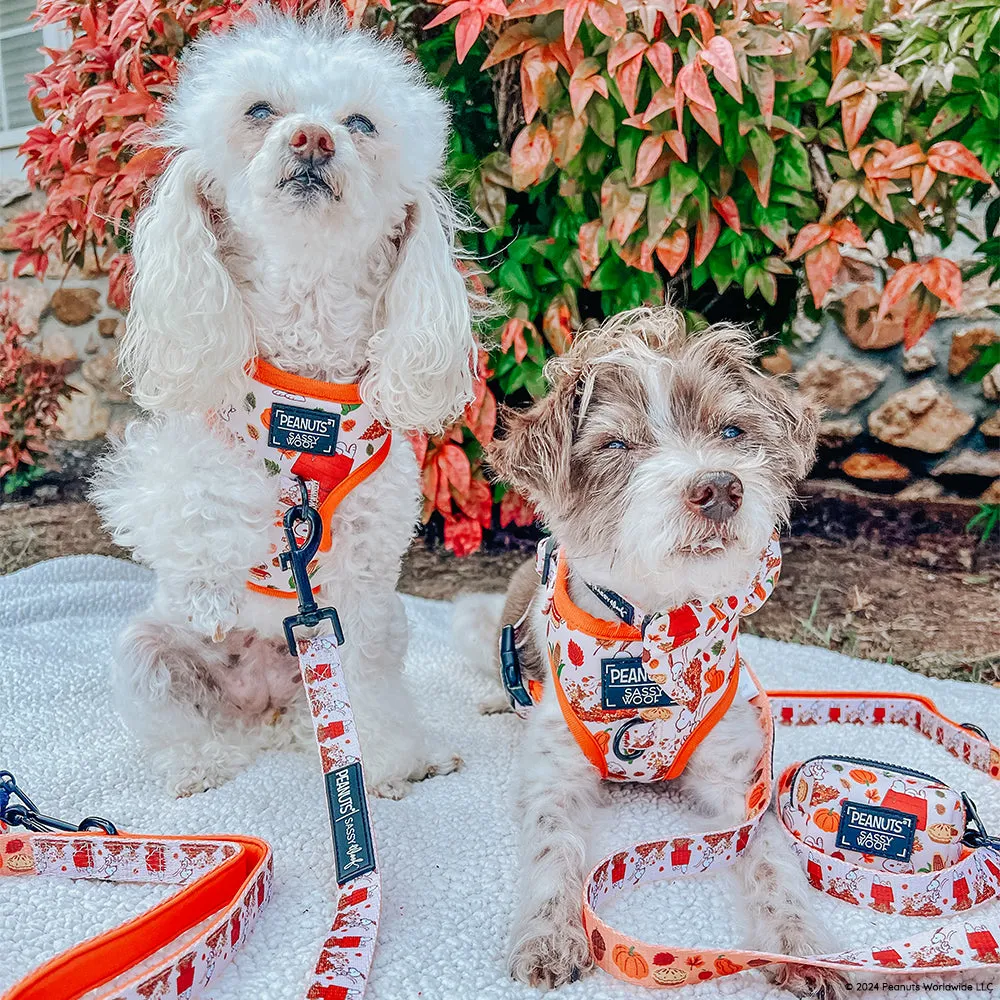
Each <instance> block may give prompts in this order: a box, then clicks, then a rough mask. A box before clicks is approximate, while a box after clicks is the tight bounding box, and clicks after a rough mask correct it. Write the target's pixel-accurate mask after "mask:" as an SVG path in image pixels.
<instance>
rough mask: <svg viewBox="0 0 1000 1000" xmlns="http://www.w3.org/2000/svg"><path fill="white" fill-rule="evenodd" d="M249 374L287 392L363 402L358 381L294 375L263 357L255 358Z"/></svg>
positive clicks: (335, 401) (329, 400) (314, 397)
mask: <svg viewBox="0 0 1000 1000" xmlns="http://www.w3.org/2000/svg"><path fill="white" fill-rule="evenodd" d="M247 374H249V376H250V377H251V378H253V379H256V380H257V381H258V382H263V383H264V385H269V386H270V387H271V388H272V389H284V390H285V391H286V392H294V393H298V394H299V395H302V396H312V398H313V399H325V400H327V401H328V402H330V403H354V404H357V403H360V402H361V388H360V386H359V385H358V383H357V382H346V383H340V382H321V381H320V380H319V379H314V378H306V377H305V375H292V374H291V373H290V372H283V371H282V370H281V369H280V368H275V367H274V365H272V364H268V362H266V361H264V360H263V359H262V358H254V360H253V361H252V362H251V363H250V367H249V370H248V372H247Z"/></svg>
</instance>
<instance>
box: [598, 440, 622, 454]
mask: <svg viewBox="0 0 1000 1000" xmlns="http://www.w3.org/2000/svg"><path fill="white" fill-rule="evenodd" d="M601 447H602V448H603V449H604V450H605V451H628V445H627V444H626V443H625V442H624V441H619V440H618V439H617V438H616V439H615V440H614V441H609V442H608V443H607V444H605V445H602V446H601Z"/></svg>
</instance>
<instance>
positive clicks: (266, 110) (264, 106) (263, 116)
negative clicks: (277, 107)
mask: <svg viewBox="0 0 1000 1000" xmlns="http://www.w3.org/2000/svg"><path fill="white" fill-rule="evenodd" d="M274 114H275V111H274V108H272V107H271V105H270V104H268V103H267V101H258V102H257V103H256V104H251V105H250V107H249V108H247V118H252V119H253V120H254V121H258V122H263V121H267V119H268V118H272V117H273V116H274Z"/></svg>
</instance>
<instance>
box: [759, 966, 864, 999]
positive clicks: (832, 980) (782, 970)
mask: <svg viewBox="0 0 1000 1000" xmlns="http://www.w3.org/2000/svg"><path fill="white" fill-rule="evenodd" d="M765 975H766V976H767V978H768V979H769V980H770V981H771V982H772V983H774V985H775V986H780V987H781V988H782V989H785V990H788V992H789V993H791V994H792V995H793V996H796V997H812V998H815V1000H846V998H847V996H848V994H849V992H850V991H849V989H848V986H847V980H846V979H845V978H844V977H843V976H842V975H841V974H840V973H839V972H837V971H836V970H834V969H824V968H822V967H820V966H816V965H780V966H777V967H775V966H772V967H771V968H770V969H767V970H766V971H765Z"/></svg>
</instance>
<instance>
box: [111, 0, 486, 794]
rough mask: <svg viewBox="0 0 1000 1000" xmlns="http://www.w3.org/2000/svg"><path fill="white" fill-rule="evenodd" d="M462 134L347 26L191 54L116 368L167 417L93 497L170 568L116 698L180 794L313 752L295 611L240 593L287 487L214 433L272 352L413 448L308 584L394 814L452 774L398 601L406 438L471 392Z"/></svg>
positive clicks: (124, 666)
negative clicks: (455, 185) (411, 660)
mask: <svg viewBox="0 0 1000 1000" xmlns="http://www.w3.org/2000/svg"><path fill="white" fill-rule="evenodd" d="M447 129H448V120H447V113H446V110H445V107H444V104H443V103H442V101H441V99H440V98H439V96H438V95H437V94H436V93H435V92H434V91H433V90H432V89H431V88H430V87H429V86H428V85H427V84H426V83H425V81H424V80H423V78H422V76H421V74H420V70H419V68H418V67H417V66H416V65H415V64H413V63H412V62H408V61H407V59H406V58H405V56H404V54H403V52H402V51H401V50H400V49H399V48H397V47H396V46H394V45H393V44H391V43H389V42H386V41H384V40H379V39H377V38H375V37H374V36H371V35H367V34H364V33H361V32H352V31H345V30H344V26H343V23H342V18H340V17H339V16H338V15H337V14H336V13H335V12H334V11H333V10H332V8H330V9H326V10H322V11H320V12H319V13H318V14H314V15H312V16H310V17H308V18H305V19H302V20H297V19H294V18H291V17H287V16H283V15H280V14H277V13H275V12H274V11H273V10H272V9H270V8H269V7H267V6H266V5H264V6H261V7H260V8H259V9H257V11H256V18H255V20H254V22H253V23H248V24H243V25H241V26H239V27H237V28H235V29H234V30H232V31H230V32H228V33H225V34H221V35H209V34H206V35H205V36H204V37H203V38H202V39H199V41H198V42H197V43H196V44H195V45H194V46H192V47H191V49H190V50H189V51H188V52H187V53H186V54H185V58H184V63H183V66H182V70H181V74H180V80H179V82H178V86H177V90H176V93H175V95H174V97H173V99H172V101H171V102H170V104H169V105H168V107H167V110H166V114H165V118H164V122H163V124H162V126H161V127H160V128H159V130H158V132H157V134H156V135H155V136H154V138H153V141H154V142H156V143H157V144H159V145H163V146H165V147H166V148H167V149H168V151H169V154H170V160H169V164H168V166H167V168H166V170H165V172H164V174H163V176H162V177H161V178H160V179H159V181H158V183H157V184H156V187H155V190H154V192H153V196H152V199H151V200H150V202H149V204H148V205H147V206H146V207H145V208H144V209H143V210H142V211H141V212H140V213H139V216H138V219H137V223H136V227H135V233H134V240H133V253H134V258H135V269H136V270H135V279H134V283H133V291H132V309H131V312H130V314H129V318H128V328H127V334H126V337H125V339H124V342H123V345H122V351H121V363H122V366H123V369H124V371H125V372H126V374H127V376H128V377H129V379H130V380H131V383H132V388H133V394H134V397H135V399H136V400H137V401H138V402H139V403H140V404H141V405H142V406H143V407H144V408H145V409H147V410H148V411H150V415H149V416H148V418H146V419H143V420H140V421H137V422H135V423H133V424H132V425H131V426H130V427H129V428H128V430H127V432H126V435H125V439H124V441H123V442H121V443H120V444H119V445H118V446H117V448H116V449H115V450H113V452H112V453H111V455H110V456H109V457H108V458H107V459H106V460H105V462H104V464H103V468H102V469H101V470H100V472H99V474H98V476H97V481H96V484H95V493H94V496H95V500H96V502H97V504H98V505H99V507H100V508H101V510H102V513H103V515H104V517H105V520H106V522H107V524H108V525H109V527H110V529H111V531H112V534H113V536H114V538H115V539H116V540H117V541H118V542H119V543H120V544H122V545H125V546H128V547H130V548H132V549H133V550H134V552H135V554H136V557H137V558H138V559H140V560H141V561H143V562H145V563H147V564H148V565H150V566H152V567H153V569H155V570H156V574H157V592H156V596H155V598H154V601H153V605H152V607H151V608H150V609H149V611H148V612H146V613H145V614H144V615H143V616H141V617H140V618H139V619H138V620H137V621H135V622H133V623H132V625H131V626H130V627H129V629H128V630H126V632H125V634H124V636H123V637H122V642H121V650H120V654H119V657H118V663H117V665H116V668H115V686H116V689H117V691H118V694H119V696H120V697H119V701H120V703H121V705H122V711H123V714H124V715H125V717H126V719H127V720H128V721H129V722H130V724H131V725H132V727H133V728H134V729H135V731H136V732H137V733H138V734H139V735H140V737H141V738H142V739H143V741H144V742H145V743H146V744H147V745H148V746H149V748H150V749H151V751H152V752H153V754H154V757H155V758H156V759H157V760H158V762H159V763H160V764H161V766H162V767H163V768H164V770H165V771H166V773H167V777H168V784H169V787H170V788H171V790H172V791H174V792H175V793H177V794H188V793H191V792H193V791H198V790H201V789H203V788H207V787H211V786H212V785H215V784H218V783H219V782H221V781H225V780H227V779H228V778H229V777H231V776H232V775H233V774H235V773H236V772H237V771H238V770H239V769H240V768H241V767H243V766H245V764H246V763H247V762H248V761H249V760H251V759H252V757H253V755H254V754H255V753H256V752H257V751H258V750H259V749H261V748H263V747H269V746H270V747H276V746H286V745H290V744H293V743H296V742H298V741H300V740H307V741H308V740H311V733H310V727H309V720H308V716H307V714H306V713H305V711H304V705H303V699H302V696H301V692H300V691H299V686H298V685H294V684H291V683H290V677H291V676H292V674H293V671H294V667H295V661H294V660H293V659H291V658H290V657H289V656H288V655H287V653H286V652H282V651H281V648H280V644H278V643H277V642H275V641H274V640H275V637H277V636H279V635H280V633H281V619H282V617H283V616H284V615H286V614H288V612H289V610H290V609H289V607H288V606H287V604H286V603H285V602H282V601H277V600H275V599H273V598H269V597H264V596H260V595H256V594H252V593H250V592H249V591H248V590H247V589H246V588H245V585H244V584H245V580H246V574H247V571H248V569H249V567H250V566H252V565H253V564H254V563H255V562H256V561H259V558H260V556H261V554H262V553H261V540H262V537H263V530H264V527H265V526H266V525H267V524H268V523H269V522H270V521H271V519H273V517H274V513H275V511H276V509H277V481H276V479H275V478H270V477H267V476H264V475H263V474H261V473H260V472H259V471H258V470H257V469H256V468H255V467H254V466H253V465H252V464H251V462H250V460H249V459H248V458H247V456H246V455H245V454H244V452H243V450H242V449H241V448H239V447H238V446H236V445H234V444H233V442H232V441H231V440H229V439H228V438H227V437H225V436H224V435H222V434H220V433H218V432H215V431H213V430H212V429H210V426H209V422H208V420H207V417H208V415H209V413H210V412H211V411H213V410H215V409H219V408H222V407H224V406H226V405H229V404H232V403H233V402H234V401H236V400H238V399H241V398H242V396H243V395H244V394H245V392H246V391H247V381H246V374H245V369H246V366H247V364H248V362H249V361H250V360H251V359H252V358H253V357H254V356H260V357H263V358H264V359H266V360H267V361H269V362H271V363H272V364H274V365H276V366H277V367H279V368H281V369H283V370H285V371H287V372H291V373H294V374H298V375H303V376H306V377H309V378H318V379H322V380H327V381H337V382H346V381H359V382H360V383H361V390H362V395H363V396H364V398H365V400H366V402H367V403H369V404H370V405H371V406H372V407H373V409H374V410H375V411H376V413H377V414H378V415H380V416H381V417H382V419H383V420H384V421H385V422H387V423H388V424H389V425H390V426H391V427H392V429H393V431H394V432H395V433H394V437H393V443H392V447H391V450H390V453H389V457H388V459H387V460H386V462H385V464H384V465H383V466H382V467H381V468H380V469H379V470H378V472H377V473H376V474H375V475H374V476H373V477H372V478H371V479H369V480H366V481H365V482H364V483H362V484H361V485H360V486H359V487H357V488H356V489H355V490H354V492H352V493H351V494H350V495H349V496H348V497H347V498H346V499H345V500H344V501H343V502H342V503H341V505H340V507H339V508H338V510H337V512H336V514H335V515H334V517H333V521H332V529H333V535H334V539H335V541H334V545H333V548H332V551H330V552H329V553H325V554H323V555H322V556H321V557H320V562H319V565H318V568H317V569H316V572H315V574H314V578H313V579H314V582H315V583H317V584H319V585H320V586H321V595H322V601H323V602H324V603H332V604H334V605H335V606H336V607H337V608H338V610H339V612H340V615H341V619H342V621H343V623H344V627H345V631H346V633H347V644H346V646H345V648H344V657H345V669H346V671H347V676H348V681H349V683H350V685H351V691H352V695H353V701H354V708H355V711H356V714H357V716H358V724H359V728H360V731H361V738H362V743H363V745H364V750H365V763H366V774H367V777H368V780H369V784H370V785H371V787H372V788H373V789H374V790H375V791H377V792H379V793H380V794H385V795H391V796H399V795H401V794H403V793H404V792H405V790H406V787H407V785H406V783H407V782H408V781H410V780H414V779H418V778H421V777H424V776H426V775H427V774H429V773H435V772H440V771H446V770H449V769H451V768H453V767H454V766H455V763H456V761H455V759H454V758H453V757H452V756H451V755H450V754H448V753H442V752H437V753H432V752H430V751H429V750H428V749H427V748H426V747H425V746H424V745H423V741H422V738H421V736H420V734H419V733H418V732H416V731H415V729H414V725H413V719H412V714H413V713H412V709H411V706H410V703H409V698H408V695H407V693H406V690H405V687H404V685H403V682H402V678H401V676H400V667H401V664H402V660H403V657H404V654H405V650H406V621H405V617H404V614H403V610H402V606H401V604H400V601H399V599H398V597H397V596H396V594H395V593H394V589H395V584H396V580H397V578H398V574H399V564H400V559H401V557H402V554H403V552H404V551H405V549H406V547H407V544H408V541H409V538H410V536H411V534H412V530H413V525H414V524H415V522H416V517H417V512H418V505H419V494H420V491H419V480H418V470H417V467H416V462H415V459H414V455H413V451H412V448H411V447H410V445H409V442H408V441H407V439H406V435H405V433H403V432H405V431H406V430H409V429H420V430H430V431H433V430H436V429H438V428H440V427H441V426H442V425H443V424H444V423H445V422H447V421H448V420H450V419H451V418H452V417H453V416H454V415H455V414H457V413H459V412H460V411H461V409H462V407H463V406H464V405H465V403H466V402H467V401H468V399H470V398H471V387H472V372H471V360H472V357H473V354H474V351H475V343H474V339H473V334H472V329H471V318H470V305H469V302H470V299H469V296H468V294H467V291H466V288H465V283H464V281H463V278H462V276H461V274H460V273H459V271H458V269H457V267H456V249H455V246H454V239H455V229H456V219H455V215H454V212H453V209H452V208H451V206H450V204H449V202H448V199H447V197H446V195H445V194H444V193H443V192H442V191H441V190H440V189H439V187H438V179H439V175H440V168H441V161H442V158H443V154H444V148H445V140H446V135H447ZM304 136H308V137H312V139H310V143H311V144H310V143H306V141H305V139H304V138H303V137H304ZM316 137H319V138H316ZM317 143H318V144H319V145H317ZM213 637H214V638H216V639H222V638H223V637H224V641H222V642H213V641H212V638H213Z"/></svg>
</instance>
